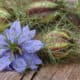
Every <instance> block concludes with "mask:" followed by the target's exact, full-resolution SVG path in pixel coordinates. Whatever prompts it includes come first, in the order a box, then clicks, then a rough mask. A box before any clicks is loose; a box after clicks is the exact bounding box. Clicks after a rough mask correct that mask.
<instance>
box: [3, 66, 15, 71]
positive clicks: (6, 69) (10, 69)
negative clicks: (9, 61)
mask: <svg viewBox="0 0 80 80" xmlns="http://www.w3.org/2000/svg"><path fill="white" fill-rule="evenodd" d="M12 70H13V69H12V68H11V67H10V66H7V67H6V68H5V69H4V71H12Z"/></svg>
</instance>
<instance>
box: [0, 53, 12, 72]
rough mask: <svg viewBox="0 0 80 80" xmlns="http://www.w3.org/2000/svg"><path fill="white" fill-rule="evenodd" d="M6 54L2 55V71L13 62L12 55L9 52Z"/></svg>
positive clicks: (0, 58) (0, 68)
mask: <svg viewBox="0 0 80 80" xmlns="http://www.w3.org/2000/svg"><path fill="white" fill-rule="evenodd" d="M6 54H7V55H4V56H2V57H0V71H3V70H4V69H5V68H6V67H7V66H9V65H10V63H11V60H10V55H9V54H8V53H6Z"/></svg>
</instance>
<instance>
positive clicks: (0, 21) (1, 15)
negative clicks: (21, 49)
mask: <svg viewBox="0 0 80 80" xmlns="http://www.w3.org/2000/svg"><path fill="white" fill-rule="evenodd" d="M9 18H10V14H9V13H8V11H7V10H5V9H3V8H0V32H2V31H4V30H5V29H6V28H7V27H8V26H9V23H8V22H7V21H8V19H9Z"/></svg>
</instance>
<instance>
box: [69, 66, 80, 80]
mask: <svg viewBox="0 0 80 80" xmlns="http://www.w3.org/2000/svg"><path fill="white" fill-rule="evenodd" d="M75 65H76V66H75V67H74V69H73V71H72V72H71V75H70V76H69V77H68V80H80V64H75Z"/></svg>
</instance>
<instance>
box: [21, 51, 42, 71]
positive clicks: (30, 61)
mask: <svg viewBox="0 0 80 80" xmlns="http://www.w3.org/2000/svg"><path fill="white" fill-rule="evenodd" d="M23 57H24V59H25V61H26V63H27V65H28V67H29V68H31V69H32V70H33V69H34V70H35V69H37V65H40V64H42V61H41V60H40V58H39V57H38V56H37V55H36V54H35V53H33V54H30V53H24V54H23Z"/></svg>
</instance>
